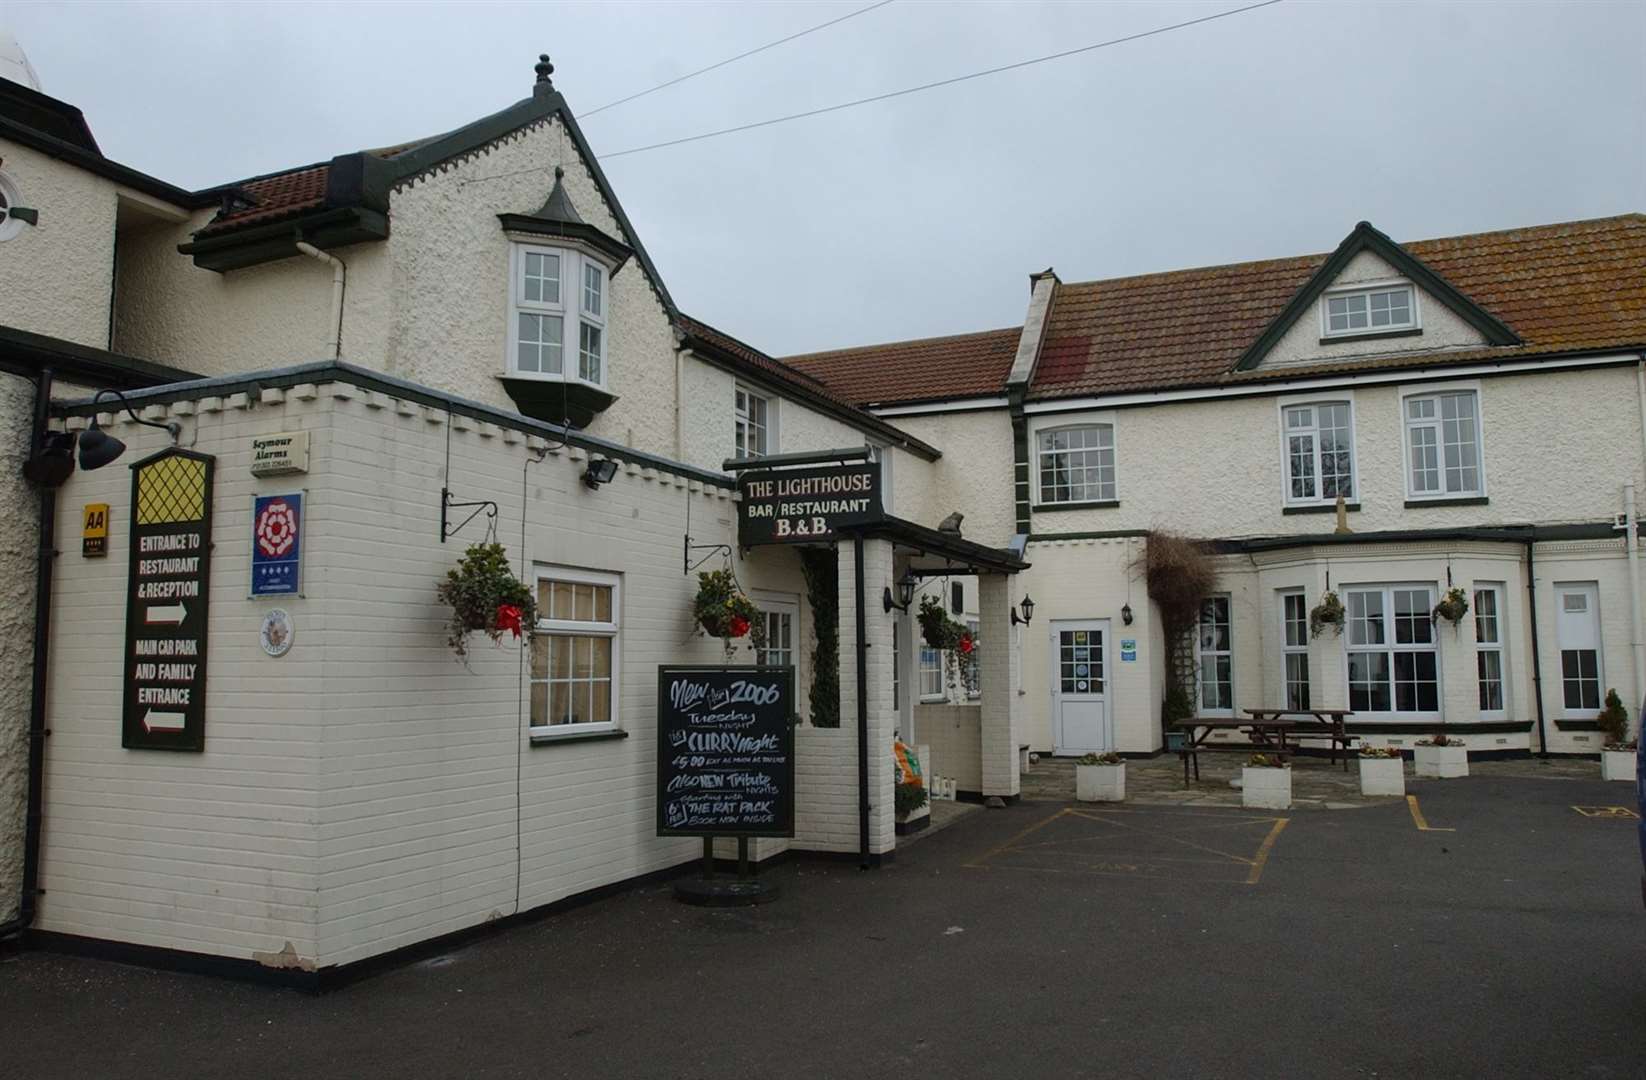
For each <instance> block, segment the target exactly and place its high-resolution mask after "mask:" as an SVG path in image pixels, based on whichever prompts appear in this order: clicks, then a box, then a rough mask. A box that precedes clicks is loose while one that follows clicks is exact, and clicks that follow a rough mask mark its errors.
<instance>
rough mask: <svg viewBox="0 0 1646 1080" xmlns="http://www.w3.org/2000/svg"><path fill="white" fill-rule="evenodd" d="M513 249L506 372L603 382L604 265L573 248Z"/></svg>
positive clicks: (525, 246)
mask: <svg viewBox="0 0 1646 1080" xmlns="http://www.w3.org/2000/svg"><path fill="white" fill-rule="evenodd" d="M513 252H514V258H513V271H512V274H511V277H512V281H511V284H510V293H511V295H510V304H509V355H508V374H509V375H511V376H519V377H523V378H533V379H549V380H560V381H576V382H583V383H587V384H589V385H591V386H596V387H604V386H605V384H606V318H607V295H606V294H607V269H606V267H605V265H604V264H603V263H600V262H598V261H596V260H595V259H594V258H593V257H592V256H589V255H586V254H584V253H583V252H581V251H578V250H575V249H572V248H551V247H540V246H538V245H535V244H515V245H514V246H513ZM568 347H570V348H574V349H575V355H568Z"/></svg>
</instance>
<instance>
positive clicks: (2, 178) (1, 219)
mask: <svg viewBox="0 0 1646 1080" xmlns="http://www.w3.org/2000/svg"><path fill="white" fill-rule="evenodd" d="M0 196H4V199H3V202H4V205H0V242H4V241H6V240H10V239H11V238H12V237H14V236H16V235H18V234H19V233H21V232H22V231H23V226H24V225H25V224H26V222H24V221H23V219H22V218H14V217H12V216H11V214H10V213H9V212H8V211H10V210H11V208H12V207H14V206H17V205H19V204H20V201H21V200H22V198H23V195H22V192H21V191H19V190H18V187H17V181H16V180H15V179H13V178H12V176H11V174H10V173H4V172H0Z"/></svg>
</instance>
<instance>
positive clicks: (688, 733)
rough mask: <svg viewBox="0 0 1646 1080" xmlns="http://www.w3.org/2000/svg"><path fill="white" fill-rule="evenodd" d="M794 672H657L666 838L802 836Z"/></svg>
mask: <svg viewBox="0 0 1646 1080" xmlns="http://www.w3.org/2000/svg"><path fill="white" fill-rule="evenodd" d="M794 711H795V709H794V669H793V668H790V667H738V666H729V667H660V668H658V669H657V835H659V836H793V835H794V726H793V725H792V723H791V722H790V718H791V717H792V716H793V715H794Z"/></svg>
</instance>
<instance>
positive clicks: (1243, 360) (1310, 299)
mask: <svg viewBox="0 0 1646 1080" xmlns="http://www.w3.org/2000/svg"><path fill="white" fill-rule="evenodd" d="M1362 251H1371V252H1373V253H1375V254H1377V255H1379V256H1380V257H1382V259H1383V260H1384V261H1385V262H1387V263H1389V265H1391V266H1393V267H1394V268H1395V269H1396V270H1398V271H1399V272H1400V273H1401V274H1402V275H1404V276H1405V277H1406V279H1407V280H1409V281H1410V282H1411V283H1412V284H1413V285H1415V286H1417V287H1418V288H1420V289H1422V290H1423V291H1424V292H1426V293H1428V294H1429V295H1430V296H1433V297H1434V298H1435V299H1436V300H1439V301H1440V302H1441V303H1442V304H1444V305H1446V306H1447V307H1448V308H1450V309H1451V310H1452V312H1453V313H1454V314H1456V315H1457V316H1458V318H1460V319H1462V320H1463V321H1464V322H1466V323H1468V324H1469V325H1470V326H1473V327H1474V328H1475V329H1476V330H1479V331H1480V332H1481V334H1482V335H1483V336H1484V337H1485V338H1486V340H1487V341H1488V342H1489V343H1491V344H1493V345H1520V344H1522V342H1521V340H1520V337H1519V335H1517V334H1516V333H1515V332H1514V331H1513V330H1511V329H1509V327H1508V326H1506V325H1504V323H1503V322H1502V321H1501V320H1499V319H1498V318H1497V316H1495V315H1493V314H1492V313H1491V312H1489V311H1487V310H1486V309H1485V308H1483V307H1481V306H1480V305H1479V304H1477V303H1475V302H1474V301H1473V300H1471V299H1469V298H1468V297H1467V296H1465V295H1463V294H1462V293H1461V292H1459V291H1458V290H1457V289H1456V288H1455V287H1454V286H1453V285H1452V283H1451V282H1449V281H1447V280H1446V279H1445V278H1443V277H1441V276H1440V275H1439V274H1437V273H1435V272H1434V271H1433V270H1431V269H1429V268H1428V267H1427V266H1425V265H1424V264H1423V262H1422V261H1421V260H1420V259H1418V258H1416V257H1415V256H1413V255H1411V254H1409V253H1408V252H1407V251H1406V250H1405V249H1404V248H1402V247H1401V246H1400V245H1399V244H1397V243H1395V242H1394V241H1393V240H1391V239H1389V238H1388V237H1387V236H1385V235H1384V234H1382V233H1380V232H1378V231H1377V230H1376V229H1374V228H1373V227H1372V223H1371V222H1369V221H1362V222H1361V223H1360V224H1358V225H1356V226H1355V227H1354V231H1353V232H1351V233H1350V234H1349V235H1348V236H1346V237H1344V238H1343V242H1342V243H1341V244H1339V245H1338V246H1337V250H1336V251H1334V252H1332V253H1331V255H1329V256H1327V258H1326V261H1325V262H1324V263H1322V264H1321V266H1320V269H1319V270H1316V271H1315V272H1314V274H1313V275H1312V276H1311V277H1310V278H1309V280H1308V281H1306V282H1304V284H1303V287H1302V288H1301V289H1299V290H1298V291H1297V293H1296V294H1295V295H1293V297H1292V298H1291V300H1290V301H1289V302H1288V303H1287V304H1286V306H1285V307H1284V308H1282V309H1281V311H1280V314H1279V315H1277V316H1275V319H1274V321H1273V322H1271V323H1270V324H1269V325H1268V327H1266V328H1265V329H1264V331H1263V333H1261V334H1259V335H1258V338H1257V340H1256V341H1254V342H1252V344H1251V347H1250V348H1248V349H1247V350H1246V351H1245V352H1244V353H1242V354H1241V357H1240V359H1239V360H1238V361H1236V363H1235V366H1234V370H1236V371H1250V370H1251V369H1252V368H1255V367H1257V365H1258V364H1260V363H1261V362H1262V361H1263V358H1264V357H1265V356H1267V355H1268V353H1269V350H1270V349H1272V348H1274V347H1275V345H1276V344H1278V343H1279V341H1280V339H1281V338H1282V337H1284V336H1285V334H1286V331H1288V330H1290V329H1291V328H1292V326H1293V324H1295V323H1296V322H1297V320H1298V319H1300V318H1302V317H1303V315H1304V314H1305V313H1306V312H1308V311H1309V309H1310V308H1312V307H1313V305H1314V302H1315V301H1316V300H1317V299H1319V298H1320V294H1321V293H1323V292H1325V291H1326V290H1327V289H1328V288H1329V287H1330V286H1331V284H1332V282H1334V281H1336V280H1337V277H1338V275H1339V274H1341V273H1342V272H1343V270H1344V268H1345V267H1347V266H1348V265H1349V261H1350V260H1351V259H1353V258H1354V257H1355V256H1356V255H1358V254H1360V253H1361V252H1362ZM1332 340H1334V341H1338V340H1342V339H1340V338H1333V339H1332Z"/></svg>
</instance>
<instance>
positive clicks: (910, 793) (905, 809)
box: [892, 781, 932, 836]
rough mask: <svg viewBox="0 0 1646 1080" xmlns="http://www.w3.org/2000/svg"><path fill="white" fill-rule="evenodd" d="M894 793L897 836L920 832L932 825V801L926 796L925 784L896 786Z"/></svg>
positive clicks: (915, 782) (909, 783) (910, 782)
mask: <svg viewBox="0 0 1646 1080" xmlns="http://www.w3.org/2000/svg"><path fill="white" fill-rule="evenodd" d="M892 792H893V797H894V804H893V805H894V808H895V810H896V825H895V826H894V829H895V831H896V833H897V835H899V836H902V835H904V834H906V833H911V832H919V831H920V830H921V829H924V828H926V826H928V825H930V824H931V817H932V807H931V799H930V797H929V796H927V794H926V785H925V784H922V783H920V782H919V781H907V782H904V783H901V784H898V785H896V786H895V787H894V788H893V789H892Z"/></svg>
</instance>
